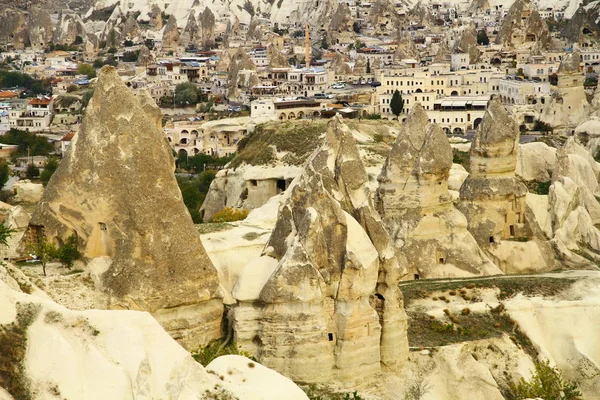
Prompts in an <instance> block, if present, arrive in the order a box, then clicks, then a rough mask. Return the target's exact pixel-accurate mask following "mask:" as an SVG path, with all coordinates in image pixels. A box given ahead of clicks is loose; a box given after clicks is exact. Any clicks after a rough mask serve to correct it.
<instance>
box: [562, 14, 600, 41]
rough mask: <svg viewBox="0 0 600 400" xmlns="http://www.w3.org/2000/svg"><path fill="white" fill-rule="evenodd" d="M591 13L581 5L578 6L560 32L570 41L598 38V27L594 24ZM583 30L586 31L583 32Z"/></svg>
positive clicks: (599, 32)
mask: <svg viewBox="0 0 600 400" xmlns="http://www.w3.org/2000/svg"><path fill="white" fill-rule="evenodd" d="M593 14H594V13H593V12H591V11H588V10H586V8H585V7H584V6H583V5H581V6H579V8H578V9H577V11H576V12H575V14H574V15H573V16H572V17H571V19H570V20H569V22H568V23H567V24H565V27H564V28H563V30H562V31H561V32H560V34H561V35H562V36H563V37H564V38H566V39H568V41H569V42H571V43H581V42H583V41H584V40H586V39H595V40H598V38H599V37H600V27H598V25H597V24H596V21H595V19H594V17H593ZM596 14H597V12H596ZM584 30H585V31H586V33H584Z"/></svg>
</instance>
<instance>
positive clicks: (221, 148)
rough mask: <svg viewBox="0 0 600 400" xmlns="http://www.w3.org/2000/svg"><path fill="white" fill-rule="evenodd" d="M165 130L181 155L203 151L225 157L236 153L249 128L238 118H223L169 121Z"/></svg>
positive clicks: (191, 155)
mask: <svg viewBox="0 0 600 400" xmlns="http://www.w3.org/2000/svg"><path fill="white" fill-rule="evenodd" d="M164 131H165V135H166V136H167V140H168V141H169V144H170V145H171V148H172V149H173V150H175V152H177V153H178V154H180V155H181V154H185V155H187V156H188V157H193V156H195V155H196V154H200V153H203V154H208V155H211V156H218V157H225V156H229V155H231V154H233V153H235V151H236V149H237V143H238V142H239V141H240V140H241V139H242V138H243V137H244V136H245V135H246V132H247V128H246V126H245V125H242V123H240V120H238V119H221V120H216V121H208V122H202V121H177V122H169V123H167V125H166V126H165V128H164Z"/></svg>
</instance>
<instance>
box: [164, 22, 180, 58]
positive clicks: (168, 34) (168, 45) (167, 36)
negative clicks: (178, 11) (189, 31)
mask: <svg viewBox="0 0 600 400" xmlns="http://www.w3.org/2000/svg"><path fill="white" fill-rule="evenodd" d="M178 45H179V29H178V28H177V19H176V18H175V17H174V16H173V15H171V16H169V20H168V21H167V24H166V25H165V29H164V31H163V37H162V47H163V49H165V50H176V49H177V46H178Z"/></svg>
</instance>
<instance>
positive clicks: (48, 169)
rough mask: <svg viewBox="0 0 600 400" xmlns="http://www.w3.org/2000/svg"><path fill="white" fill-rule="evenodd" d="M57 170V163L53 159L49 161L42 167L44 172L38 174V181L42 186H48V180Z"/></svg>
mask: <svg viewBox="0 0 600 400" xmlns="http://www.w3.org/2000/svg"><path fill="white" fill-rule="evenodd" d="M57 168H58V161H56V159H54V158H51V159H49V160H48V162H47V163H46V166H45V167H44V170H43V171H42V173H41V174H40V180H41V181H42V184H43V185H44V186H46V185H47V184H48V182H49V181H50V178H51V177H52V175H53V174H54V172H55V171H56V169H57Z"/></svg>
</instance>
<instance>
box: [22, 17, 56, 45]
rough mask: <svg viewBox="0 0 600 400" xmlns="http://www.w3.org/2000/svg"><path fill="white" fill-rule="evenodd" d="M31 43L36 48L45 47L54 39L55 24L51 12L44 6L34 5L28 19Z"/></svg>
mask: <svg viewBox="0 0 600 400" xmlns="http://www.w3.org/2000/svg"><path fill="white" fill-rule="evenodd" d="M27 28H28V31H29V43H30V44H31V46H32V47H33V48H34V49H43V48H45V47H46V45H47V44H48V43H50V41H51V40H52V32H53V29H54V26H53V25H52V20H51V19H50V14H48V11H47V10H46V9H43V8H39V7H33V8H31V10H30V11H29V18H28V20H27Z"/></svg>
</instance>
